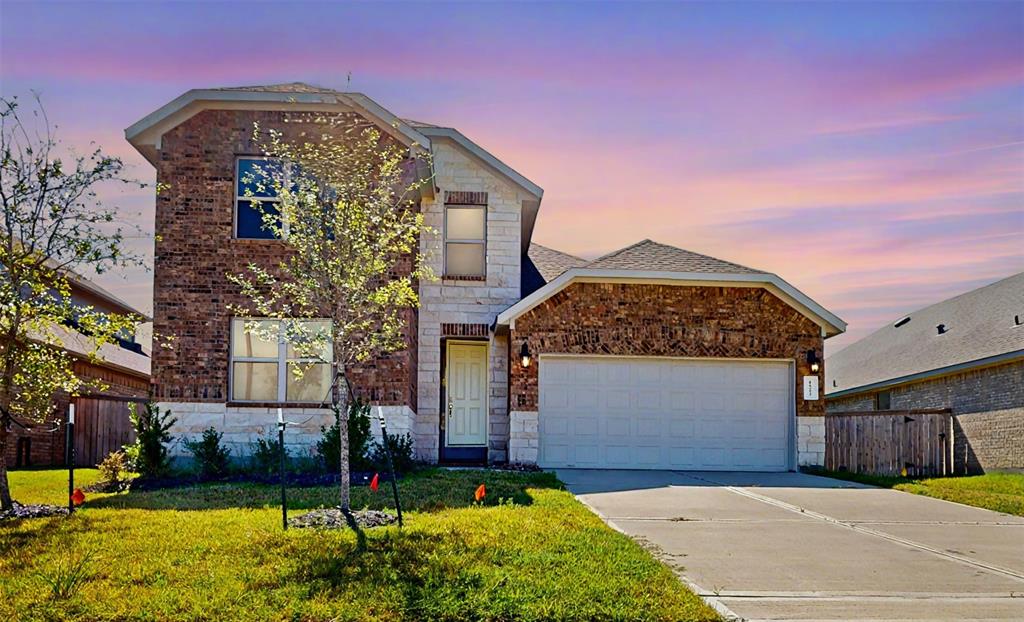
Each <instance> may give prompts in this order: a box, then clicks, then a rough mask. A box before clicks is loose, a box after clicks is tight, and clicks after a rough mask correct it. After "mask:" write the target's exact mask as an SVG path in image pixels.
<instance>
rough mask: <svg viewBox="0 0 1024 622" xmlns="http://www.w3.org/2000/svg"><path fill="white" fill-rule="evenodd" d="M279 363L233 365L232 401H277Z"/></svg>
mask: <svg viewBox="0 0 1024 622" xmlns="http://www.w3.org/2000/svg"><path fill="white" fill-rule="evenodd" d="M277 369H278V368H277V363H253V362H236V363H234V364H233V365H232V385H231V399H233V400H241V401H247V402H276V401H277Z"/></svg>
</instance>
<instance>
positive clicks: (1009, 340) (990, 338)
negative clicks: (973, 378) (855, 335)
mask: <svg viewBox="0 0 1024 622" xmlns="http://www.w3.org/2000/svg"><path fill="white" fill-rule="evenodd" d="M1015 315H1016V316H1019V317H1020V319H1021V321H1024V272H1021V273H1020V274H1015V275H1013V276H1011V277H1008V278H1005V279H1003V280H1001V281H997V282H995V283H992V284H991V285H986V286H984V287H980V288H978V289H975V290H972V291H969V292H967V293H965V294H961V295H959V296H956V297H955V298H950V299H949V300H944V301H942V302H939V303H937V304H934V305H932V306H930V307H925V308H924V309H920V310H918V311H914V312H913V313H910V314H909V315H907V316H903V317H901V318H896V319H895V320H893V321H892V322H889V323H888V324H886V325H885V326H883V327H882V328H881V329H879V330H877V331H876V332H874V333H872V334H871V335H868V336H867V337H865V338H863V339H861V340H860V341H857V342H855V343H853V344H851V345H849V346H847V347H846V348H844V349H842V350H840V351H839V352H836V353H835V354H832V355H830V356H829V357H828V358H827V359H826V361H825V393H826V394H833V393H838V392H840V391H848V390H851V389H857V388H860V387H865V386H868V385H873V384H876V383H880V382H886V381H891V380H893V379H896V378H903V377H905V376H912V375H916V374H922V373H926V372H930V371H934V370H938V369H943V368H945V367H949V366H951V365H959V364H962V363H969V362H972V361H977V360H980V359H986V358H990V357H993V356H998V355H1003V354H1007V353H1012V352H1016V351H1022V350H1024V326H1015V325H1014V316H1015ZM907 317H909V318H910V320H909V321H907V322H905V323H903V322H900V320H902V319H904V318H907ZM897 323H900V324H901V325H900V326H899V327H896V326H895V324H897ZM939 324H943V325H945V327H946V332H945V333H944V334H941V335H940V334H939V332H938V329H937V326H938V325H939Z"/></svg>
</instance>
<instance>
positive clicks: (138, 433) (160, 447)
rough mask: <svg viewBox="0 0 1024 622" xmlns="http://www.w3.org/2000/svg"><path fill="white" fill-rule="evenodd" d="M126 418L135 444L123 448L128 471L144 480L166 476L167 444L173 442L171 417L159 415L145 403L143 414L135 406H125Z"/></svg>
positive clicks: (151, 406) (167, 465) (168, 465)
mask: <svg viewBox="0 0 1024 622" xmlns="http://www.w3.org/2000/svg"><path fill="white" fill-rule="evenodd" d="M128 417H129V419H130V420H131V422H132V428H134V429H135V442H134V443H132V444H131V445H125V446H124V447H123V448H122V450H123V451H124V453H125V456H126V457H127V458H128V464H129V468H130V469H131V470H132V471H135V472H136V473H138V474H139V475H141V476H143V477H160V476H161V475H164V474H166V473H167V471H168V470H169V469H170V461H169V460H168V457H167V443H170V442H171V440H172V438H173V437H172V436H171V435H170V429H171V426H173V425H174V424H175V422H176V421H177V419H174V418H172V417H171V411H170V410H167V411H165V412H163V413H161V412H160V409H159V408H157V407H156V405H155V404H153V403H152V402H146V407H145V410H143V411H141V412H140V411H139V409H138V404H136V403H134V402H132V403H130V404H128Z"/></svg>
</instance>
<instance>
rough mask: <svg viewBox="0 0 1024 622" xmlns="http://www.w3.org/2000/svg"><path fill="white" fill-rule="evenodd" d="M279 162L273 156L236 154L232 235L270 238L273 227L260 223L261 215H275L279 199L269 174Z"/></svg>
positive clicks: (275, 168)
mask: <svg viewBox="0 0 1024 622" xmlns="http://www.w3.org/2000/svg"><path fill="white" fill-rule="evenodd" d="M280 167H281V161H280V160H276V159H273V158H258V157H248V156H247V157H240V158H238V160H237V161H236V165H235V237H236V238H248V239H257V240H273V239H274V238H275V237H276V236H275V234H274V229H272V228H268V227H265V226H264V222H263V214H264V213H267V214H272V215H277V213H278V208H277V203H278V202H279V201H280V200H281V199H280V198H278V196H277V192H276V191H275V190H274V187H273V177H274V175H275V174H276V171H277V170H279V169H280Z"/></svg>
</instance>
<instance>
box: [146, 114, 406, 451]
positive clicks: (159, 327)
mask: <svg viewBox="0 0 1024 622" xmlns="http://www.w3.org/2000/svg"><path fill="white" fill-rule="evenodd" d="M286 119H287V120H288V122H286ZM314 119H315V117H314V115H310V114H308V113H301V112H279V111H278V112H275V111H264V112H258V111H245V110H207V111H204V112H200V113H199V114H197V115H195V116H194V117H192V118H190V119H188V120H186V121H185V122H183V123H182V124H181V125H179V126H177V127H176V128H174V129H172V130H170V131H168V132H167V133H166V134H164V136H163V138H162V143H161V145H162V146H161V152H160V160H159V162H158V163H157V166H156V169H157V181H158V182H159V183H161V184H166V185H167V189H166V190H164V191H162V192H161V193H160V194H159V195H158V196H157V198H156V234H157V241H156V247H155V263H154V293H153V298H154V301H153V302H154V310H153V316H154V321H153V331H154V334H155V335H156V336H157V339H158V340H160V341H163V340H165V339H166V338H170V340H169V341H168V342H167V344H166V345H167V346H168V347H155V348H154V351H153V393H154V397H155V398H156V399H157V400H158V401H160V402H163V403H165V404H169V405H171V406H172V410H173V412H174V413H175V415H176V416H178V418H179V426H180V427H179V428H178V429H177V430H175V432H176V433H189V431H192V430H194V429H195V428H196V427H197V426H200V425H202V423H203V422H204V421H212V422H215V421H222V422H223V426H224V429H225V430H232V431H231V432H230V434H232V436H233V437H234V438H236V440H233V441H232V442H238V443H243V442H244V439H242V437H241V436H240V435H249V434H250V433H251V434H255V433H256V431H257V430H258V429H259V430H262V429H264V427H265V426H264V423H263V419H264V418H265V416H266V413H267V412H269V411H270V410H273V409H275V408H276V406H277V404H257V405H248V404H230V403H229V402H230V398H229V395H228V360H229V336H230V322H231V315H232V314H231V313H230V312H229V311H228V308H227V307H228V305H230V304H241V303H244V302H245V299H244V298H243V297H242V296H241V294H240V292H239V291H238V288H237V287H236V286H234V285H233V284H231V283H230V282H228V280H227V279H226V275H227V274H229V273H235V274H238V273H243V272H245V271H246V267H247V265H248V264H249V263H250V262H255V263H257V264H259V265H262V266H264V267H268V268H270V269H273V267H274V266H276V264H277V263H278V262H279V261H280V260H281V259H282V258H284V257H285V253H286V252H287V250H286V247H285V245H284V244H282V243H281V242H279V241H276V240H240V239H236V238H234V237H233V236H234V231H233V227H234V225H233V223H234V194H235V183H236V179H235V158H236V156H239V155H259V149H258V146H257V145H256V144H254V143H253V141H252V132H253V123H254V122H257V121H258V122H259V123H260V126H261V127H262V128H263V129H264V131H266V130H268V129H271V128H273V129H278V130H281V131H282V132H284V133H285V136H286V137H287V136H296V135H297V134H298V133H299V132H314V133H319V132H322V131H325V127H326V126H324V125H319V124H317V123H315V120H314ZM338 121H339V124H338V125H337V126H335V127H334V128H333V129H330V130H327V131H333V132H338V133H340V132H343V131H344V130H345V129H346V127H345V126H346V125H347V126H348V127H360V126H366V125H368V124H369V122H368V121H366V120H365V119H363V118H362V117H360V116H359V115H357V114H355V113H339V116H338ZM410 266H411V263H408V262H407V263H406V265H402V266H399V267H398V270H407V269H409V267H410ZM417 319H418V318H417V314H416V312H414V311H409V312H408V313H407V316H406V321H407V334H406V339H407V342H408V343H410V344H411V347H410V348H409V349H407V350H403V351H400V352H396V353H393V354H390V355H387V356H384V357H380V358H378V359H377V360H374V361H372V362H371V363H369V364H366V365H363V366H360V367H358V368H356V369H354V370H353V378H354V382H353V385H354V386H355V388H356V391H357V393H358V394H360V395H361V396H362V397H366V398H369V399H371V400H373V401H374V402H375V403H378V404H382V405H385V406H392V407H400V408H398V410H401V411H402V412H403V413H404V414H402V415H400V416H399V417H398V418H399V420H400V419H402V418H403V417H404V418H405V419H407V420H408V421H404V422H402V421H396V423H395V424H394V426H395V429H398V428H404V429H410V430H411V428H412V424H411V420H412V415H411V414H408V413H411V412H412V411H413V410H415V408H416V405H417V394H416V377H417V373H416V365H417V360H416V359H417V354H418V352H417V348H416V341H417V335H418V326H417ZM193 404H201V405H202V406H190V405H193ZM289 406H291V407H293V409H297V410H295V411H294V412H299V413H300V414H301V413H305V412H306V411H307V410H308V409H307V408H306V407H305V406H304V405H301V404H290V405H289ZM268 409H269V410H268ZM273 412H275V413H276V410H273ZM235 417H237V418H238V419H239V420H238V421H234V420H233V418H235ZM275 417H276V415H275ZM207 427H208V426H207ZM234 430H237V432H236V431H234ZM316 431H317V433H319V424H317V425H316ZM295 434H296V435H297V436H296V438H299V437H301V435H302V434H305V432H298V431H296V432H295ZM246 438H247V437H246Z"/></svg>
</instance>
